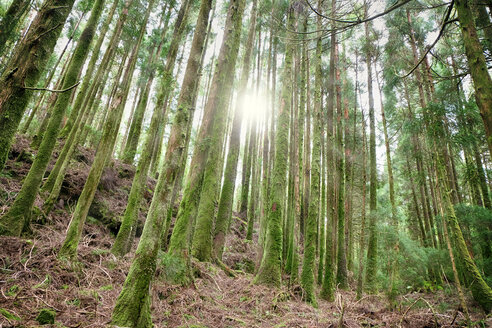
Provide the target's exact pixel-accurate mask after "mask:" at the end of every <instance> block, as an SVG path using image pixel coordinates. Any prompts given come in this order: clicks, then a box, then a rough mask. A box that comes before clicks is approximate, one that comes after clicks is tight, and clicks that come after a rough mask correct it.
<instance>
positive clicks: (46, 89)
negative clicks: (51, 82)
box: [22, 81, 80, 93]
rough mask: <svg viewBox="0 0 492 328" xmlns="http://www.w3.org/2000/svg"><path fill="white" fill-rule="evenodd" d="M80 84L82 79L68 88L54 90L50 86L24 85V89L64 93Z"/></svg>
mask: <svg viewBox="0 0 492 328" xmlns="http://www.w3.org/2000/svg"><path fill="white" fill-rule="evenodd" d="M79 84H80V81H79V82H77V83H75V84H74V85H72V86H71V87H68V88H66V89H62V90H52V89H48V88H33V87H22V88H23V89H26V90H34V91H48V92H55V93H63V92H67V91H70V90H72V89H73V88H75V87H77V86H78V85H79Z"/></svg>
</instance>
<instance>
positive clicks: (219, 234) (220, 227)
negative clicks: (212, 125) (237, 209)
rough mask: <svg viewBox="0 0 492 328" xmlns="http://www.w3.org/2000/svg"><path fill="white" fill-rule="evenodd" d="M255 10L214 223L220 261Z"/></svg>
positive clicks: (237, 155) (238, 136)
mask: <svg viewBox="0 0 492 328" xmlns="http://www.w3.org/2000/svg"><path fill="white" fill-rule="evenodd" d="M256 10H257V1H256V0H254V1H253V8H252V11H251V18H250V27H249V32H248V39H247V41H246V45H245V53H244V57H243V68H242V72H241V78H240V80H239V86H238V96H237V98H238V100H237V105H236V110H235V112H234V119H233V121H232V132H231V137H230V140H229V153H228V155H227V162H226V168H225V173H224V182H223V185H222V191H221V194H220V201H219V207H218V212H217V220H216V222H215V231H214V251H215V256H217V258H218V259H222V254H223V251H224V243H225V235H226V232H227V227H228V226H229V222H230V220H231V214H232V203H233V200H234V191H235V184H236V175H237V163H238V159H239V149H240V142H241V140H240V137H241V126H242V124H241V118H242V117H243V115H242V114H243V111H242V108H241V106H242V104H243V101H242V99H243V97H244V95H245V93H246V90H247V86H248V78H249V71H250V65H251V52H252V49H253V42H254V36H255V27H256Z"/></svg>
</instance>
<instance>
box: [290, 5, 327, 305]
mask: <svg viewBox="0 0 492 328" xmlns="http://www.w3.org/2000/svg"><path fill="white" fill-rule="evenodd" d="M320 6H321V1H318V7H320ZM317 25H318V27H319V26H321V17H319V16H318V22H317ZM314 65H315V66H314V67H315V73H314V107H313V140H312V145H313V151H312V157H311V190H310V199H309V209H308V213H309V214H308V216H307V221H306V222H305V224H306V226H305V228H306V230H305V234H304V236H305V238H304V258H303V261H302V272H301V287H302V289H303V291H304V293H303V296H304V299H305V300H306V301H307V302H309V303H311V304H313V305H314V306H317V301H316V295H315V293H314V269H315V266H316V264H315V261H316V235H317V226H318V220H319V214H320V213H319V202H320V180H321V130H322V128H321V124H322V122H323V120H322V119H321V116H322V111H321V97H322V95H321V88H322V73H321V66H322V62H321V35H320V34H318V38H317V40H316V60H315V63H314ZM284 83H285V82H284Z"/></svg>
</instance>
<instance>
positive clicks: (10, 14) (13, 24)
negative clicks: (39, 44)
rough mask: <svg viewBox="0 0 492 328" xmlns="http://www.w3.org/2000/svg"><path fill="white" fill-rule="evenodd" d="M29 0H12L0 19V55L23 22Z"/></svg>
mask: <svg viewBox="0 0 492 328" xmlns="http://www.w3.org/2000/svg"><path fill="white" fill-rule="evenodd" d="M30 4H31V0H14V1H12V2H11V3H10V6H9V7H8V8H7V11H6V12H5V14H4V15H3V17H2V18H1V19H0V56H3V54H4V52H5V50H6V48H5V47H6V46H7V45H8V44H9V42H10V44H11V42H12V41H13V40H12V39H13V38H14V37H15V34H16V30H17V27H18V26H19V25H20V24H22V23H23V21H24V19H23V18H25V14H26V12H27V9H28V8H29V5H30Z"/></svg>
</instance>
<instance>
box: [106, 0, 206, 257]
mask: <svg viewBox="0 0 492 328" xmlns="http://www.w3.org/2000/svg"><path fill="white" fill-rule="evenodd" d="M203 10H208V11H207V12H206V13H203V14H202V15H204V16H203V17H202V16H200V17H202V19H206V22H205V24H206V23H207V22H208V16H209V11H210V8H208V7H207V6H205V8H203ZM186 11H187V4H183V5H182V6H181V9H180V11H179V13H181V14H178V18H177V20H176V22H175V25H174V26H175V29H174V33H173V39H172V41H171V44H170V47H169V51H168V53H167V56H166V72H171V74H172V72H173V68H174V64H175V61H176V56H177V53H178V48H179V44H180V43H181V41H182V36H183V32H184V29H185V26H186V24H187V17H188V15H186V14H185V12H186ZM199 23H203V22H199ZM163 36H164V35H163ZM203 40H204V36H201V38H200V39H199V40H198V41H200V42H201V43H200V44H198V45H196V48H195V49H193V50H194V51H201V49H202V48H203ZM163 41H164V39H162V42H163ZM198 41H197V42H198ZM159 52H160V50H157V53H159ZM194 56H196V55H195V54H194ZM157 57H158V56H157ZM194 60H196V59H194ZM195 66H196V67H197V66H198V65H197V64H195ZM195 66H193V67H194V69H197V68H196V67H195ZM193 73H194V74H196V73H197V71H194V72H193ZM190 74H191V73H190ZM151 79H152V78H151V77H149V80H151ZM187 83H191V81H187ZM183 87H186V88H187V89H189V88H190V87H189V86H187V85H184V84H183ZM163 120H164V112H163V109H162V108H160V107H157V106H156V107H155V109H154V113H153V115H152V118H151V123H150V127H149V130H148V132H147V138H146V140H145V144H144V148H143V150H142V156H141V158H140V160H139V162H138V165H137V170H136V172H135V176H134V177H133V183H132V188H131V190H130V194H129V196H128V202H127V206H126V208H125V213H124V214H123V218H122V221H121V226H120V229H119V231H118V234H117V236H116V239H115V242H114V244H113V247H112V248H111V252H112V253H113V254H115V255H116V256H120V257H121V256H124V255H125V254H126V253H128V252H129V251H130V249H131V246H132V243H133V238H134V236H135V230H136V228H137V226H136V225H137V219H138V213H139V210H140V204H141V202H142V197H143V193H142V191H143V189H144V187H145V185H146V183H147V173H148V171H149V168H150V162H151V159H152V150H153V149H154V147H155V144H156V143H158V142H160V139H159V134H158V131H159V127H160V126H161V125H162V123H163Z"/></svg>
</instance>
